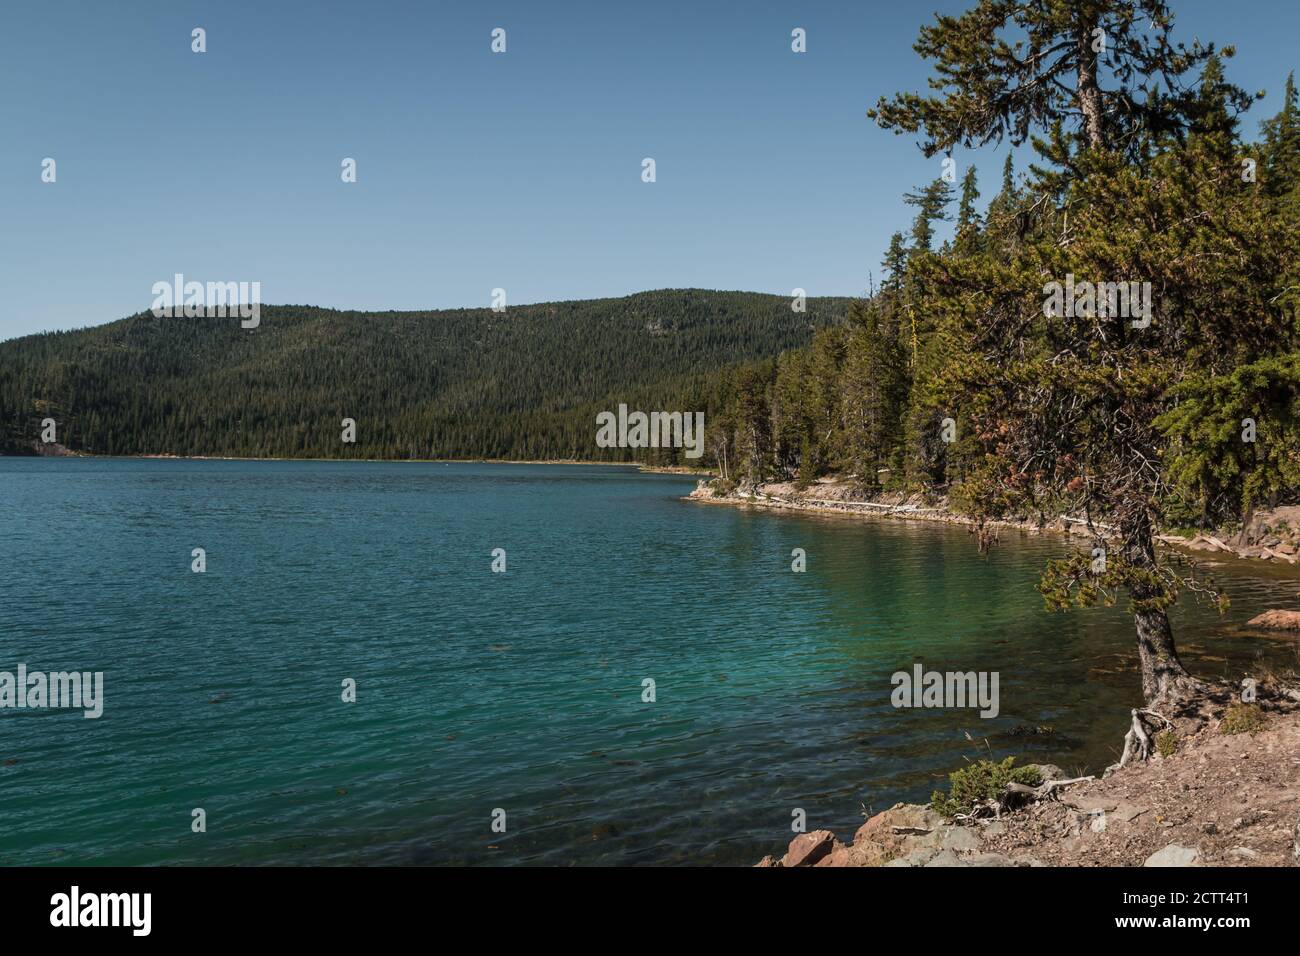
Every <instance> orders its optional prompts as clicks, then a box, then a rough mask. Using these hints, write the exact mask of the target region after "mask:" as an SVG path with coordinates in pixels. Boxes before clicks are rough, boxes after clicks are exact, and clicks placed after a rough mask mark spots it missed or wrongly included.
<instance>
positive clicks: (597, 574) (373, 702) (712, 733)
mask: <svg viewBox="0 0 1300 956" xmlns="http://www.w3.org/2000/svg"><path fill="white" fill-rule="evenodd" d="M693 485H694V479H692V478H688V477H682V476H674V475H654V474H642V473H639V472H637V471H636V470H634V469H632V468H621V467H606V466H581V465H578V466H564V465H506V464H500V465H498V464H492V465H488V464H482V465H478V464H448V463H432V462H411V463H406V462H392V463H381V462H305V461H304V462H288V461H259V462H252V461H180V460H127V459H36V458H33V459H23V458H7V459H0V501H2V502H3V510H4V519H3V522H2V523H0V571H2V572H3V573H0V670H3V671H15V670H16V668H17V666H18V665H19V664H20V663H21V664H26V666H27V668H28V669H29V671H63V670H78V671H102V672H103V674H104V702H103V706H104V711H103V715H102V717H100V718H99V719H94V720H92V719H85V718H83V716H82V714H81V712H80V711H70V710H51V709H45V710H29V709H24V710H15V709H5V710H0V864H10V865H11V864H59V863H91V864H122V865H132V864H217V865H224V864H450V863H456V864H460V863H466V864H496V865H517V864H561V865H567V864H650V863H658V864H673V863H700V864H705V863H707V864H715V863H724V864H742V865H748V864H752V863H754V862H756V861H757V860H758V859H759V858H760V857H761V856H762V855H763V854H764V853H769V852H780V851H781V849H782V848H783V846H784V844H785V843H786V842H788V840H789V839H790V837H791V835H792V834H791V831H790V821H791V813H792V811H793V810H794V809H795V808H802V809H803V810H805V811H806V813H807V819H808V828H809V829H815V828H819V827H827V828H830V829H833V830H835V831H836V833H837V834H838V835H840V836H841V837H842V838H847V837H849V836H851V835H852V833H853V831H854V830H855V829H856V827H857V826H858V825H859V824H860V823H861V821H862V815H863V813H864V812H865V811H869V810H871V809H874V810H880V809H884V808H886V807H888V806H890V805H892V804H893V803H895V802H897V801H899V800H922V799H925V798H928V796H929V794H930V792H931V791H932V790H933V789H935V788H936V787H937V786H941V785H943V783H944V776H945V774H946V773H947V772H948V771H950V770H952V769H955V768H956V767H958V766H960V765H961V764H962V762H963V759H964V758H965V757H975V756H978V755H980V754H985V755H987V754H990V753H991V754H993V755H995V756H999V757H1000V756H1002V755H1005V754H1017V755H1021V759H1022V762H1023V761H1050V762H1052V763H1056V764H1059V765H1060V766H1062V767H1064V768H1065V769H1066V770H1068V771H1073V770H1075V769H1076V768H1085V769H1087V770H1088V771H1089V772H1091V771H1095V770H1097V769H1099V768H1100V767H1102V766H1104V765H1105V764H1106V763H1109V762H1111V761H1113V760H1114V759H1115V758H1116V756H1117V752H1118V748H1119V745H1120V743H1121V737H1122V735H1123V733H1124V731H1125V729H1126V727H1127V722H1128V721H1127V708H1129V707H1131V706H1133V705H1134V704H1136V703H1137V702H1138V701H1139V696H1140V688H1139V679H1138V676H1137V672H1136V651H1135V647H1134V637H1133V628H1132V622H1131V619H1129V618H1127V617H1126V616H1125V615H1124V614H1123V612H1122V608H1119V609H1115V610H1091V611H1076V612H1070V613H1068V614H1049V613H1047V612H1046V611H1045V610H1043V605H1042V599H1041V597H1040V596H1039V595H1038V594H1037V593H1036V592H1035V590H1034V584H1035V582H1036V581H1037V577H1038V573H1039V571H1040V570H1041V568H1042V565H1043V562H1044V561H1045V560H1047V559H1048V558H1049V557H1054V556H1059V555H1061V554H1062V553H1063V552H1064V549H1065V547H1066V545H1065V543H1064V541H1063V540H1061V539H1058V538H1053V537H1040V536H1027V535H1017V534H1011V535H1008V534H1006V533H1004V534H1003V541H1002V543H1001V544H1000V545H999V546H998V547H997V548H995V549H994V550H993V552H992V553H991V554H990V555H988V556H987V557H984V556H981V555H979V554H978V552H977V550H976V548H975V546H974V543H973V539H972V538H971V536H970V535H969V534H968V533H967V532H966V530H965V529H962V528H958V527H951V526H947V525H939V524H927V523H922V522H902V521H887V520H854V519H845V518H833V517H817V516H800V515H791V514H773V513H769V512H763V511H757V510H751V509H737V508H732V507H715V506H708V505H703V504H699V503H694V502H686V501H682V500H681V496H682V495H684V494H686V493H687V492H689V491H690V489H691V488H692V487H693ZM195 548H203V549H204V550H205V552H206V570H205V571H204V572H203V573H195V572H193V571H192V570H191V562H192V561H193V560H194V559H193V558H192V556H191V555H192V552H193V550H194V549H195ZM795 548H803V549H804V550H805V551H806V553H807V571H806V572H804V573H793V572H792V571H791V569H790V565H791V560H792V559H791V552H792V550H793V549H795ZM495 549H504V552H505V562H506V570H505V572H504V573H495V572H493V570H492V565H493V560H494V558H493V552H494V550H495ZM1239 567H1240V566H1235V567H1230V568H1227V569H1225V570H1224V572H1223V574H1222V576H1221V579H1220V580H1221V583H1224V584H1226V585H1227V586H1228V590H1229V591H1230V593H1231V594H1232V597H1233V602H1234V603H1233V608H1232V610H1231V611H1230V612H1229V614H1228V615H1227V616H1226V617H1219V615H1218V614H1217V613H1216V612H1214V611H1212V610H1211V609H1209V608H1206V607H1201V606H1198V605H1196V604H1195V603H1194V602H1192V601H1191V600H1190V597H1189V596H1187V595H1184V597H1183V599H1182V600H1181V601H1180V603H1179V605H1178V607H1177V608H1176V610H1175V614H1174V622H1175V629H1176V634H1177V635H1178V638H1179V640H1180V650H1181V653H1182V655H1183V659H1184V662H1185V663H1187V664H1188V665H1189V667H1190V668H1191V669H1192V670H1193V671H1194V672H1196V673H1198V674H1201V675H1204V676H1221V675H1227V676H1229V677H1232V678H1233V679H1234V680H1235V679H1239V678H1240V677H1241V675H1242V673H1243V672H1245V671H1247V670H1250V669H1251V668H1258V666H1259V665H1260V664H1261V663H1269V662H1289V663H1292V664H1293V663H1294V662H1295V659H1296V642H1295V641H1294V640H1293V639H1291V640H1288V639H1285V638H1278V639H1268V638H1264V637H1261V636H1259V635H1252V634H1250V633H1249V632H1246V631H1244V630H1243V629H1242V628H1241V623H1242V622H1244V621H1245V620H1246V619H1247V618H1248V617H1250V616H1252V615H1253V614H1255V613H1258V612H1259V611H1260V610H1262V609H1264V608H1266V607H1270V606H1288V605H1294V603H1295V600H1294V599H1295V594H1296V591H1297V590H1298V589H1300V584H1298V579H1297V577H1296V576H1295V575H1283V574H1279V573H1278V572H1276V571H1269V570H1268V569H1263V570H1262V571H1260V573H1259V575H1256V574H1251V575H1250V576H1245V575H1243V574H1242V573H1241V571H1240V570H1239ZM916 662H922V663H923V664H924V665H925V667H926V668H927V669H937V670H963V671H964V670H976V671H996V672H998V673H999V675H1000V685H999V686H1000V706H999V713H998V716H997V717H995V718H990V719H985V718H981V717H980V716H979V715H978V713H977V712H976V711H975V710H955V709H896V708H895V707H893V706H892V705H891V702H890V695H891V691H892V690H893V686H892V684H891V681H890V677H891V674H893V673H894V672H896V671H899V670H910V669H911V668H912V666H913V664H914V663H916ZM646 679H651V680H653V681H654V697H655V699H654V701H653V702H646V701H644V700H643V693H644V691H643V681H645V680H646ZM346 680H353V681H355V682H356V700H355V702H344V701H343V699H342V697H343V693H344V690H343V684H344V681H346ZM1036 729H1038V730H1036ZM196 808H202V809H203V810H204V811H205V814H206V825H207V829H206V832H204V833H195V832H192V829H191V821H192V814H193V811H194V810H195V809H196ZM497 810H503V811H504V812H505V832H504V833H499V832H493V830H492V826H491V825H492V821H493V819H494V811H497ZM498 816H499V815H498Z"/></svg>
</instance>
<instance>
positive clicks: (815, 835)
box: [781, 830, 835, 866]
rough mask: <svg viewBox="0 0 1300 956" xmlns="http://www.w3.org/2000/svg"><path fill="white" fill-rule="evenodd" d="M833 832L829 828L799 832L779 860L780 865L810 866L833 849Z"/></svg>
mask: <svg viewBox="0 0 1300 956" xmlns="http://www.w3.org/2000/svg"><path fill="white" fill-rule="evenodd" d="M834 845H835V834H834V833H832V832H831V831H830V830H814V831H813V832H812V833H800V834H799V835H798V836H797V837H795V838H794V839H793V840H791V841H790V847H789V849H787V850H786V852H785V857H784V858H783V859H782V860H781V865H782V866H812V865H813V864H814V863H816V862H817V861H818V860H820V859H821V858H822V857H824V856H826V855H827V854H829V853H830V852H831V850H832V849H834Z"/></svg>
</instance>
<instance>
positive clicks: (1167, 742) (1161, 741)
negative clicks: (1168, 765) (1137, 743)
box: [1156, 730, 1178, 757]
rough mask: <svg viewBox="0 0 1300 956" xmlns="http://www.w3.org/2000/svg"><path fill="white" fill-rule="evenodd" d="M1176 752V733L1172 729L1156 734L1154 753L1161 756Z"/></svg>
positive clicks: (1171, 754) (1168, 755) (1169, 755)
mask: <svg viewBox="0 0 1300 956" xmlns="http://www.w3.org/2000/svg"><path fill="white" fill-rule="evenodd" d="M1177 752H1178V735H1177V734H1176V733H1174V732H1173V731H1172V730H1165V731H1162V732H1160V733H1158V734H1156V753H1158V754H1160V756H1162V757H1172V756H1173V755H1174V754H1175V753H1177Z"/></svg>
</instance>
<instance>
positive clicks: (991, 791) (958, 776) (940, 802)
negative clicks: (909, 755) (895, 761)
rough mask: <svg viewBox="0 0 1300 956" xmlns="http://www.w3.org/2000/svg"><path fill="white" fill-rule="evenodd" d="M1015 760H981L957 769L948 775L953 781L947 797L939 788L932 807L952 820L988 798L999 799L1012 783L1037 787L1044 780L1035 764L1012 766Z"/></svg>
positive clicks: (1013, 758) (1010, 758)
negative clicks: (999, 761) (996, 761)
mask: <svg viewBox="0 0 1300 956" xmlns="http://www.w3.org/2000/svg"><path fill="white" fill-rule="evenodd" d="M1015 760H1016V758H1015V757H1008V758H1006V759H1005V760H1003V761H1002V762H1001V763H994V762H993V761H992V760H980V761H977V762H976V763H973V764H971V765H970V766H969V767H963V768H962V769H961V770H954V771H953V772H952V773H950V774H949V775H948V780H949V782H950V783H951V787H950V788H949V791H948V794H947V795H946V796H945V795H944V794H942V793H940V792H939V791H938V790H936V791H935V792H934V794H933V796H931V798H930V806H932V807H933V808H934V809H935V811H936V812H938V813H941V814H943V815H944V816H945V817H947V818H948V819H952V818H953V817H955V816H956V815H957V814H959V813H970V812H971V811H972V810H974V809H975V807H976V806H978V805H979V804H981V803H983V802H984V801H985V800H996V799H997V798H998V797H1000V796H1001V795H1002V791H1003V789H1004V788H1005V787H1006V785H1007V784H1009V783H1022V784H1024V785H1025V786H1027V787H1036V786H1038V785H1039V784H1040V783H1042V782H1043V779H1042V777H1041V776H1040V775H1039V773H1038V771H1037V770H1035V769H1034V768H1033V767H1013V766H1012V764H1013V763H1015Z"/></svg>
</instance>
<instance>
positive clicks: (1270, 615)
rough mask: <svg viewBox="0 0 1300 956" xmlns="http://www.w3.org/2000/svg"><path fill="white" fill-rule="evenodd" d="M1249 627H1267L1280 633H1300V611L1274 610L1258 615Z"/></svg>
mask: <svg viewBox="0 0 1300 956" xmlns="http://www.w3.org/2000/svg"><path fill="white" fill-rule="evenodd" d="M1246 626H1247V627H1267V628H1271V629H1273V630H1279V631H1300V611H1286V610H1273V611H1265V612H1264V613H1263V614H1257V615H1255V616H1254V617H1252V618H1251V619H1250V620H1249V621H1247V622H1246Z"/></svg>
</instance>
